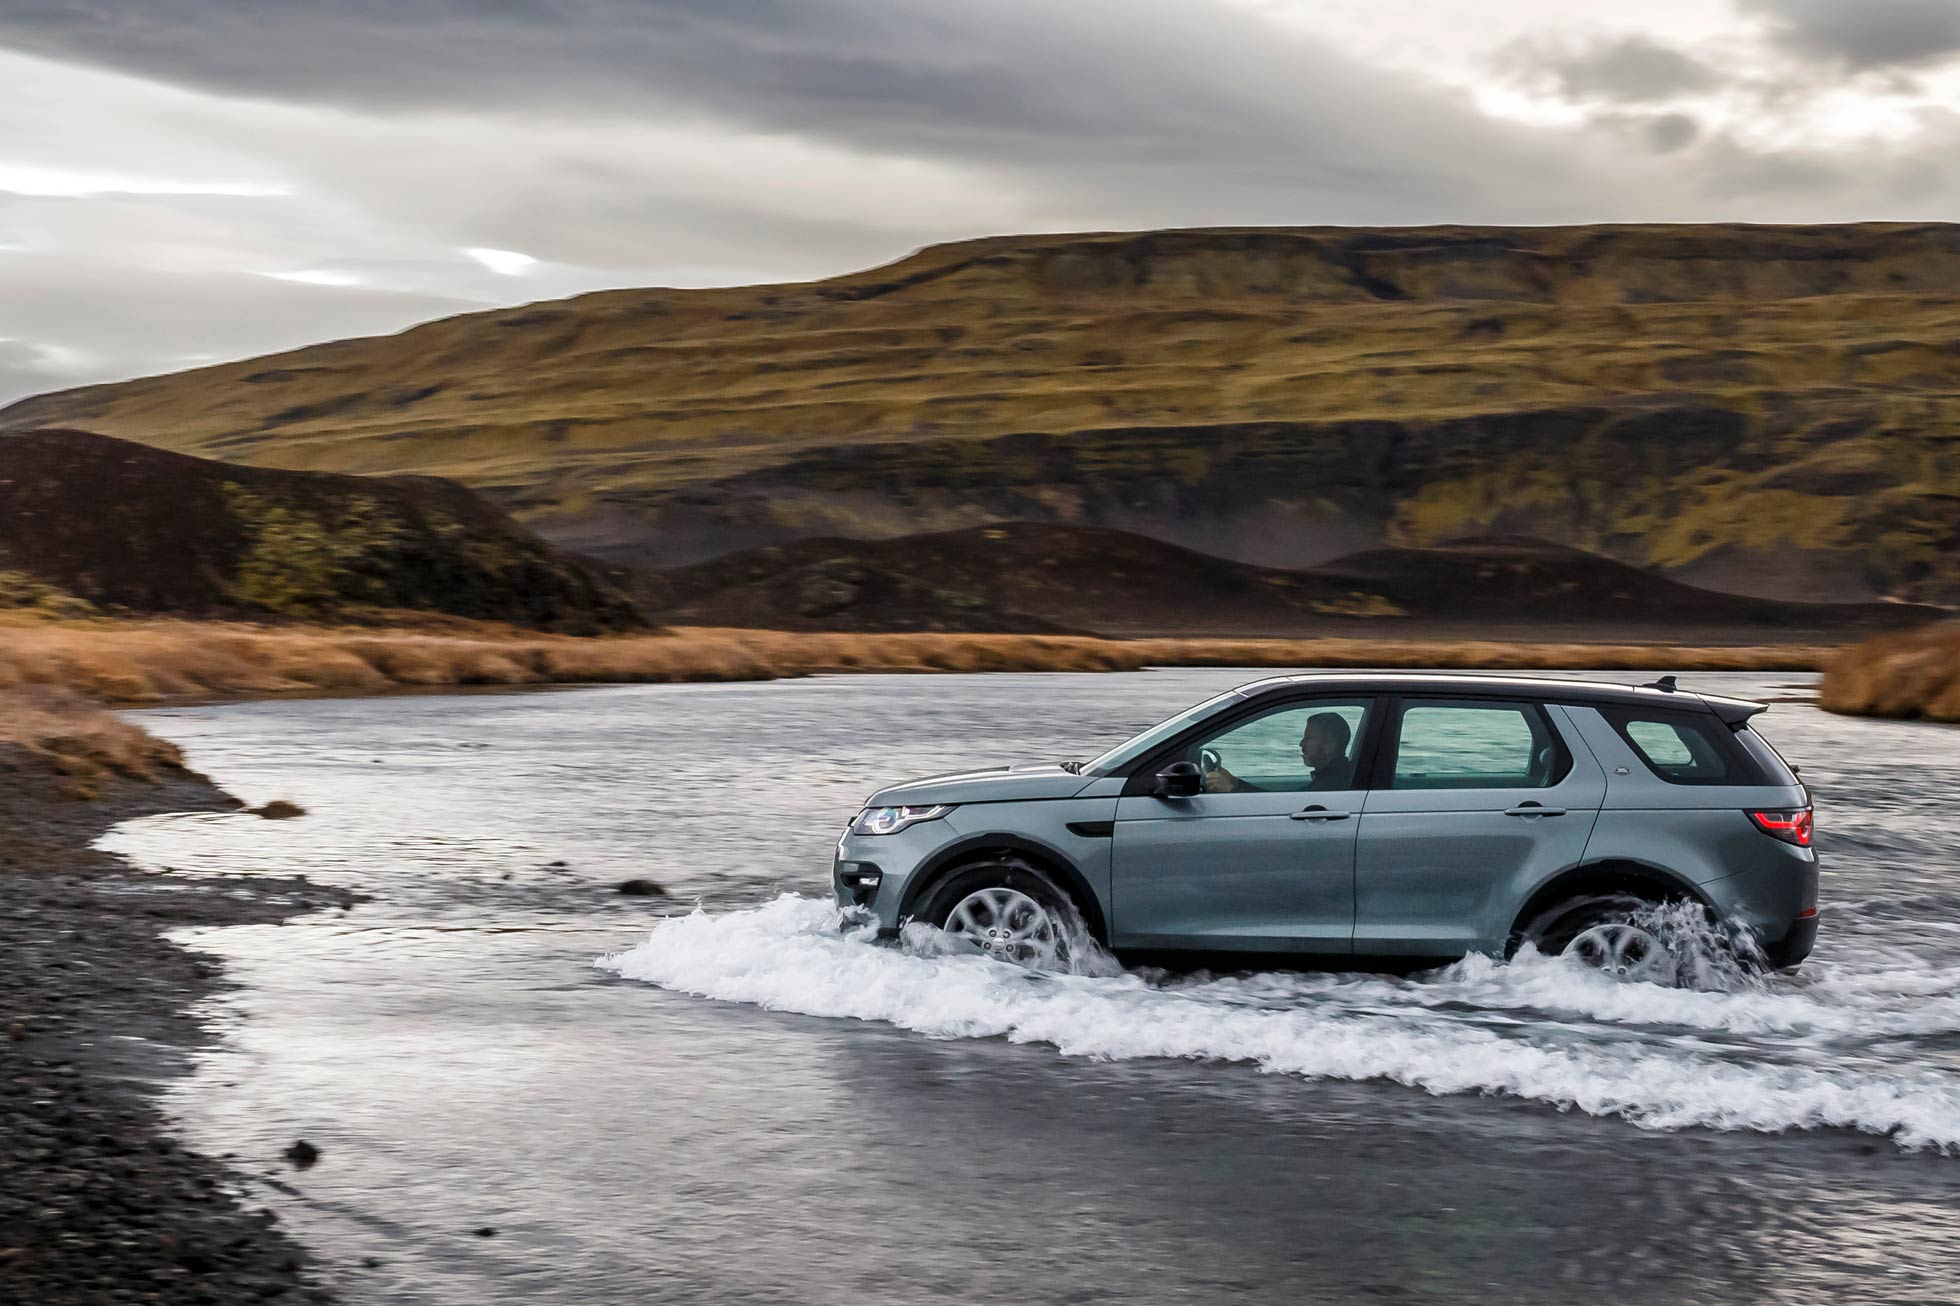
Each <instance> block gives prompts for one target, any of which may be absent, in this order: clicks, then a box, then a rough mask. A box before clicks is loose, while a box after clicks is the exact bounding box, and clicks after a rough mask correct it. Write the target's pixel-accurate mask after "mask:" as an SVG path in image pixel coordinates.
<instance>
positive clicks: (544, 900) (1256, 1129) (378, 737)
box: [105, 670, 1960, 1303]
mask: <svg viewBox="0 0 1960 1306" xmlns="http://www.w3.org/2000/svg"><path fill="white" fill-rule="evenodd" d="M1255 674H1257V673H1245V672H1235V671H1231V670H1178V671H1152V672H1145V673H1138V674H1127V675H1076V676H1070V675H992V676H915V677H904V676H850V677H825V678H816V679H810V680H801V681H782V682H773V683H764V684H738V685H675V686H636V687H627V688H605V689H590V690H578V691H563V692H541V693H526V694H496V695H480V696H468V695H466V696H447V697H429V698H387V699H364V700H326V701H305V702H297V701H295V702H273V703H256V704H241V705H229V706H219V707H205V708H190V709H171V710H165V711H154V712H146V713H143V714H141V717H142V719H143V721H144V723H145V724H146V725H147V726H149V727H150V728H151V729H153V730H155V731H157V732H158V733H160V734H163V735H166V736H168V737H169V738H171V739H173V740H175V741H177V742H178V743H180V744H181V745H183V746H184V748H185V749H186V750H187V752H188V753H189V756H190V760H191V762H192V764H193V765H195V766H197V767H199V768H200V769H202V770H204V771H206V772H208V773H209V774H211V775H212V776H213V777H214V778H216V779H217V780H218V781H219V782H220V783H222V784H224V785H225V786H227V787H228V788H230V789H231V790H232V791H233V792H235V793H237V794H239V795H240V796H241V797H244V798H246V799H248V800H251V801H253V802H260V801H265V800H269V799H274V798H284V799H289V800H293V801H296V802H299V803H301V804H302V805H304V806H305V807H306V808H307V809H308V813H309V814H308V815H307V816H305V817H303V818H301V819H298V820H293V821H286V822H268V821H262V820H260V819H258V818H256V817H252V816H247V815H188V816H176V817H159V818H151V819H148V820H144V821H138V822H134V823H131V824H129V825H125V826H123V827H121V828H119V829H118V830H117V831H115V832H113V833H112V834H111V835H110V836H109V837H108V839H107V840H106V841H105V842H106V844H107V845H108V846H110V847H112V848H113V849H115V850H116V851H119V852H123V853H125V854H127V855H129V856H132V857H134V858H135V859H137V860H138V861H140V862H142V863H144V864H146V865H149V866H152V867H157V868H169V869H170V870H172V871H173V872H175V873H177V874H181V875H186V876H200V875H207V874H213V873H246V874H251V873H257V872H267V871H270V872H278V873H281V874H292V873H301V874H305V875H307V876H309V877H311V878H313V879H315V880H317V881H319V882H321V883H329V884H333V885H337V886H342V887H347V888H351V889H355V890H358V891H360V892H362V893H365V894H368V895H371V900H369V901H366V902H363V903H361V904H359V905H358V906H356V907H354V908H353V909H352V910H349V911H346V912H341V911H338V910H332V911H322V912H317V913H315V914H313V915H310V916H306V917H302V918H300V919H298V920H296V921H294V922H292V923H290V924H287V925H283V926H262V927H243V928H227V929H221V930H204V931H197V932H194V933H192V934H191V935H189V936H188V941H190V942H192V943H193V944H194V945H195V946H197V947H200V948H202V949H205V950H207V951H211V952H215V953H218V954H220V955H221V956H223V957H224V958H225V959H226V962H227V965H228V967H229V969H230V973H231V974H232V976H233V977H234V978H236V979H237V980H238V981H239V982H240V987H239V988H238V989H237V990H235V991H233V992H231V993H229V994H227V995H225V996H224V997H223V998H221V999H219V1000H218V1001H217V1002H216V1003H215V1004H214V1006H213V1009H212V1012H211V1014H212V1015H213V1016H214V1017H215V1018H216V1019H217V1020H218V1021H219V1022H220V1025H221V1028H222V1030H223V1033H224V1038H223V1040H222V1041H221V1042H220V1043H219V1044H218V1045H217V1046H216V1047H215V1048H214V1049H213V1050H211V1051H209V1052H207V1053H205V1054H203V1055H202V1056H201V1057H200V1059H199V1062H198V1066H197V1069H196V1072H195V1073H194V1074H193V1075H191V1076H190V1077H188V1078H186V1079H184V1080H181V1081H178V1082H177V1083H175V1084H174V1085H173V1086H172V1087H171V1088H170V1090H169V1093H170V1096H169V1099H168V1102H169V1106H170V1109H171V1110H172V1111H173V1112H174V1113H175V1114H176V1115H177V1116H178V1118H179V1119H180V1120H181V1122H182V1127H183V1129H184V1132H185V1133H186V1135H187V1136H188V1137H189V1138H190V1139H191V1140H192V1141H194V1142H195V1143H196V1144H197V1145H199V1146H201V1147H202V1148H204V1149H206V1150H210V1151H215V1152H234V1153H236V1154H238V1157H239V1158H240V1159H239V1162H238V1163H239V1164H240V1165H241V1166H242V1167H244V1168H245V1169H246V1170H248V1171H249V1172H252V1173H254V1174H258V1175H261V1176H264V1178H263V1180H262V1181H260V1182H259V1183H257V1184H256V1185H255V1196H256V1198H257V1199H258V1200H264V1201H268V1202H270V1203H271V1204H272V1205H273V1206H274V1207H275V1208H276V1209H277V1210H278V1211H279V1212H280V1214H281V1215H282V1216H283V1218H284V1219H285V1220H286V1221H287V1223H288V1224H289V1226H290V1227H292V1228H293V1229H294V1231H295V1232H296V1233H297V1234H298V1235H299V1236H300V1237H301V1238H302V1239H303V1240H304V1241H306V1242H308V1243H309V1244H310V1245H311V1246H313V1247H314V1248H315V1249H316V1250H317V1251H318V1252H319V1253H320V1255H321V1256H322V1258H323V1259H324V1261H325V1262H326V1264H327V1267H328V1270H329V1273H330V1274H331V1276H332V1278H333V1279H334V1281H335V1282H336V1283H337V1284H338V1285H339V1286H340V1287H341V1288H342V1291H343V1292H344V1293H345V1294H346V1295H347V1296H348V1297H349V1298H350V1299H352V1300H355V1301H362V1300H371V1301H387V1302H431V1303H438V1302H439V1303H449V1302H471V1303H474V1302H487V1301H497V1302H504V1301H522V1302H534V1301H535V1302H552V1303H611V1302H629V1301H630V1302H641V1301H681V1302H690V1301H701V1302H710V1301H712V1302H783V1303H792V1302H795V1303H801V1302H812V1303H831V1302H836V1303H843V1302H864V1301H872V1302H916V1301H921V1300H931V1299H940V1300H952V1301H988V1302H992V1301H1006V1300H1018V1301H1030V1302H1056V1303H1062V1302H1067V1303H1091V1302H1103V1301H1109V1302H1117V1301H1121V1302H1160V1301H1161V1302H1177V1301H1192V1302H1197V1301H1206V1302H1209V1301H1216V1300H1218V1299H1220V1298H1221V1297H1224V1296H1230V1297H1231V1298H1234V1299H1237V1300H1242V1301H1251V1302H1267V1301H1271V1302H1281V1301H1286V1302H1295V1301H1300V1300H1309V1301H1312V1300H1330V1301H1333V1300H1338V1301H1352V1300H1355V1299H1357V1298H1363V1297H1384V1298H1390V1299H1398V1300H1403V1301H1414V1302H1432V1301H1433V1302H1439V1303H1440V1302H1445V1301H1447V1302H1460V1301H1462V1300H1465V1299H1466V1298H1469V1297H1472V1296H1475V1297H1477V1298H1483V1299H1496V1300H1507V1301H1512V1302H1520V1301H1522V1302H1558V1303H1569V1302H1576V1301H1584V1300H1588V1299H1592V1298H1595V1297H1597V1298H1598V1299H1600V1300H1614V1301H1632V1302H1680V1301H1684V1300H1696V1301H1700V1302H1728V1301H1736V1302H1741V1301H1751V1302H1755V1301H1764V1300H1769V1301H1783V1300H1788V1301H1793V1302H1794V1301H1805V1302H1815V1301H1818V1300H1835V1299H1840V1298H1842V1299H1851V1298H1853V1297H1854V1296H1855V1298H1856V1299H1857V1300H1860V1301H1870V1302H1881V1301H1898V1302H1907V1301H1913V1302H1921V1301H1953V1300H1960V1280H1956V1271H1955V1265H1956V1263H1960V1259H1957V1258H1960V880H1956V876H1960V865H1956V862H1957V861H1960V859H1957V858H1956V851H1957V850H1960V810H1956V807H1955V802H1954V794H1955V793H1956V791H1960V732H1956V731H1954V730H1951V729H1946V728H1941V727H1933V726H1923V725H1913V724H1902V723H1886V722H1872V721H1860V720H1849V719H1844V718H1837V717H1831V716H1827V715H1825V714H1823V713H1820V712H1818V711H1816V710H1815V709H1814V708H1812V707H1810V706H1808V705H1807V702H1806V701H1805V700H1807V698H1808V696H1809V685H1810V682H1811V678H1810V677H1808V676H1802V675H1790V674H1785V675H1773V676H1751V675H1696V676H1686V677H1683V681H1684V684H1687V685H1689V686H1690V687H1696V688H1704V689H1709V690H1712V691H1716V692H1721V693H1732V694H1741V695H1744V696H1751V697H1759V698H1770V699H1776V700H1779V701H1778V702H1777V703H1776V706H1775V707H1774V708H1773V710H1772V711H1771V713H1770V715H1769V716H1768V717H1767V718H1764V719H1763V727H1764V733H1766V734H1767V735H1768V736H1769V737H1770V738H1771V739H1772V740H1773V741H1774V742H1775V743H1776V744H1777V745H1778V746H1779V748H1781V749H1782V751H1783V752H1784V753H1785V754H1786V755H1787V756H1788V757H1790V759H1791V760H1792V761H1794V762H1796V763H1798V764H1800V765H1801V766H1802V767H1803V769H1804V775H1805V778H1806V779H1807V780H1808V781H1809V782H1810V783H1811V784H1812V786H1813V788H1814V789H1815V791H1816V801H1817V811H1818V846H1819V849H1820V853H1821V855H1822V857H1823V859H1824V867H1825V871H1824V881H1823V904H1824V913H1825V925H1824V934H1823V938H1822V941H1821V943H1820V945H1819V948H1818V951H1817V954H1816V955H1815V956H1814V957H1813V958H1812V960H1811V961H1810V963H1809V964H1807V965H1806V966H1805V967H1804V969H1803V971H1802V972H1801V973H1800V974H1799V975H1798V976H1796V977H1777V978H1773V979H1769V980H1765V981H1759V982H1754V983H1749V984H1744V985H1741V986H1738V987H1732V988H1731V989H1730V990H1728V991H1716V992H1686V991H1679V990H1666V989H1660V988H1656V987H1653V986H1649V985H1615V984H1613V983H1611V982H1610V981H1606V980H1603V979H1599V978H1597V977H1595V976H1590V975H1587V974H1583V973H1579V972H1576V971H1574V970H1572V969H1570V968H1569V967H1568V966H1567V965H1566V964H1565V963H1562V962H1558V961H1548V960H1543V959H1536V960H1531V959H1528V960H1524V961H1520V962H1518V963H1516V964H1513V965H1511V966H1499V965H1494V964H1490V963H1487V962H1482V961H1476V962H1470V963H1464V964H1462V965H1459V966H1457V967H1453V968H1450V969H1448V970H1445V971H1441V972H1437V973H1435V974H1431V975H1425V976H1418V977H1414V978H1411V979H1388V978H1382V977H1376V976H1365V975H1291V976H1287V975H1254V976H1237V977H1223V978H1214V977H1206V976H1177V977H1173V976H1163V975H1157V974H1122V975H1115V976H1104V977H1090V976H1060V977H1043V976H1033V975H1028V974H1025V973H1023V972H1019V971H1014V970H1011V969H1008V968H1005V967H1001V966H998V965H996V964H995V963H991V962H986V961H982V960H980V959H978V958H965V957H943V956H939V957H935V956H930V955H919V954H914V953H908V952H906V951H903V950H900V949H897V948H892V947H882V946H876V945H873V944H871V943H868V942H864V941H861V940H855V939H850V938H842V937H839V936H838V934H837V932H836V929H835V923H834V918H833V917H832V915H831V913H830V910H829V908H828V905H827V902H826V901H825V895H826V892H827V883H828V867H829V855H830V849H831V845H832V843H833V842H834V840H835V838H836V835H837V833H838V831H839V830H840V828H841V826H842V824H843V822H844V821H845V820H846V819H847V817H848V816H849V815H850V814H851V813H852V812H854V811H855V810H856V809H857V807H858V805H859V804H860V802H861V801H862V799H863V798H864V796H865V795H866V794H867V793H869V792H870V791H871V790H872V789H873V788H875V787H876V786H877V785H878V784H880V783H882V782H885V781H888V780H891V779H895V778H902V777H906V776H909V775H915V774H923V773H928V772H933V771H941V770H947V769H952V768H955V767H962V766H967V765H984V764H993V763H998V762H1006V761H1011V760H1024V759H1030V758H1033V759H1048V760H1058V759H1063V758H1071V757H1086V756H1090V755H1093V754H1094V753H1096V752H1099V751H1101V749H1102V748H1103V747H1105V746H1106V745H1108V744H1109V743H1111V742H1113V741H1115V740H1116V739H1118V738H1120V737H1122V736H1124V735H1126V734H1128V733H1130V732H1132V731H1133V730H1135V729H1137V728H1139V727H1141V726H1143V725H1146V724H1148V723H1150V722H1152V721H1154V720H1156V719H1158V718H1160V717H1162V716H1164V715H1167V714H1169V713H1170V712H1172V711H1174V710H1176V709H1178V708H1181V707H1183V706H1185V705H1187V704H1189V703H1191V702H1194V701H1197V700H1198V699H1200V698H1203V697H1206V696H1208V695H1210V694H1212V693H1215V692H1217V691H1218V690H1220V689H1222V688H1225V687H1226V686H1228V685H1231V684H1235V683H1239V682H1241V681H1243V680H1246V679H1250V678H1253V676H1254V675H1255ZM1601 678H1604V679H1615V678H1618V679H1628V678H1630V677H1611V676H1602V677H1601ZM1640 678H1643V679H1644V678H1645V677H1644V676H1643V677H1640ZM633 877H646V878H651V879H654V880H657V881H659V882H660V883H661V884H663V885H665V886H666V887H667V888H668V890H669V891H670V896H669V897H667V898H664V899H660V898H632V897H622V896H620V895H619V894H617V893H615V892H614V891H613V886H614V885H615V884H617V883H618V882H619V881H622V880H625V879H628V878H633ZM299 1137H304V1138H306V1139H308V1140H309V1141H311V1142H313V1143H314V1144H316V1145H317V1146H318V1147H319V1148H320V1149H321V1152H322V1154H323V1155H322V1159H321V1160H320V1162H319V1163H318V1164H317V1165H316V1166H314V1167H313V1168H311V1169H310V1170H308V1171H306V1172H305V1173H304V1174H303V1175H296V1174H294V1173H293V1172H292V1171H291V1170H290V1169H287V1168H285V1167H284V1166H283V1165H282V1163H281V1162H280V1161H279V1153H280V1151H281V1149H282V1148H284V1147H285V1146H287V1145H288V1144H289V1143H290V1142H292V1140H293V1139H295V1138H299ZM288 1187H290V1191H287V1189H288ZM479 1230H494V1231H495V1232H494V1233H493V1234H483V1233H479V1232H478V1231H479Z"/></svg>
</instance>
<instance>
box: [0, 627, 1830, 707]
mask: <svg viewBox="0 0 1960 1306" xmlns="http://www.w3.org/2000/svg"><path fill="white" fill-rule="evenodd" d="M1841 651H1842V649H1841V647H1840V646H1838V645H1835V644H1795V643H1792V644H1739V645H1676V644H1665V643H1643V642H1608V641H1603V640H1601V641H1585V640H1580V641H1573V640H1555V639H1548V640H1543V641H1518V640H1459V639H1444V638H1440V637H1439V638H1415V637H1412V638H1397V639H1373V638H1356V637H1327V638H1319V639H1304V640H1295V639H1212V638H1206V639H1189V638H1173V637H1153V638H1138V639H1102V638H1095V637H1088V636H1066V635H956V634H863V633H848V632H808V633H804V632H790V631H774V630H751V629H746V628H742V629H738V628H732V627H691V628H690V627H684V628H678V629H676V630H674V631H672V632H669V633H665V634H660V635H647V636H614V637H601V638H591V637H587V638H579V637H573V636H554V635H539V634H536V633H533V632H525V631H517V630H514V629H511V628H507V627H480V628H473V629H464V630H457V629H455V628H454V627H449V626H445V627H442V628H436V629H429V628H415V627H403V628H372V627H327V626H290V627H289V626H259V625H249V624H244V623H232V622H191V621H134V620H114V621H111V620H98V621H79V622H33V623H15V624H0V691H4V690H5V689H6V688H8V687H9V686H19V685H28V686H52V687H57V688H61V689H66V690H71V691H74V692H76V693H80V694H83V695H85V696H87V697H88V698H90V699H91V700H93V701H95V702H97V703H101V704H104V705H107V706H113V707H148V706H161V705H166V704H172V703H184V702H193V701H195V702H218V701H233V700H238V699H255V698H286V697H311V696H320V695H332V696H342V695H347V696H360V695H372V694H385V693H398V692H418V691H421V692H427V691H430V690H442V689H451V688H471V687H514V686H526V685H530V686H546V685H564V686H572V685H602V684H647V683H685V682H715V681H756V680H775V679H789V678H797V677H802V676H809V675H822V674H848V673H852V672H867V673H879V672H884V673H894V672H895V673H913V674H948V673H955V674H956V673H976V672H990V671H1023V672H1025V671H1054V672H1097V671H1136V670H1141V669H1143V668H1145V667H1150V666H1182V667H1204V666H1243V667H1250V668H1271V669H1275V670H1279V669H1291V668H1300V667H1355V668H1360V667H1372V668H1434V669H1439V670H1490V671H1551V670H1569V671H1581V670H1631V671H1644V670H1654V671H1824V670H1827V669H1828V668H1829V667H1830V666H1831V665H1832V664H1833V663H1834V662H1835V661H1836V659H1837V658H1838V656H1839V654H1840V652H1841Z"/></svg>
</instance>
